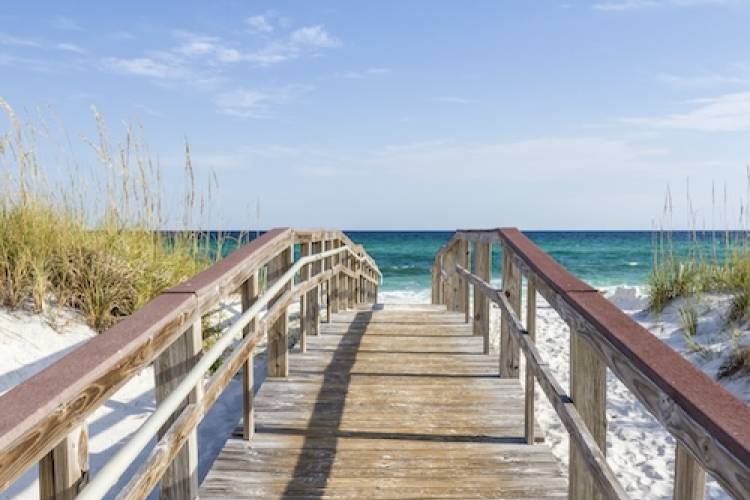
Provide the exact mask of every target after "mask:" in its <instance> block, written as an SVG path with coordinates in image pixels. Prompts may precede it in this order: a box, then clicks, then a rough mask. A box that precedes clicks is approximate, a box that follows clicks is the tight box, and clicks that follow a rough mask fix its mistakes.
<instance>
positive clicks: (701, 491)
mask: <svg viewBox="0 0 750 500" xmlns="http://www.w3.org/2000/svg"><path fill="white" fill-rule="evenodd" d="M705 492H706V471H704V470H703V468H702V467H701V466H700V465H698V463H697V462H696V461H695V459H694V458H693V457H692V456H690V452H688V451H687V450H686V449H685V448H684V447H683V446H682V445H680V444H678V445H677V446H675V460H674V497H673V498H674V500H703V499H704V498H705Z"/></svg>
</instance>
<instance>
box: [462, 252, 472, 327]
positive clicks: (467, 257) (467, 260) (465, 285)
mask: <svg viewBox="0 0 750 500" xmlns="http://www.w3.org/2000/svg"><path fill="white" fill-rule="evenodd" d="M469 249H470V247H469V242H468V240H461V255H462V256H463V259H461V267H463V268H464V269H467V270H470V269H471V252H470V250H469ZM461 281H462V289H461V295H462V298H463V308H464V322H466V323H468V322H469V321H470V320H471V318H472V313H471V307H470V302H471V297H470V294H469V281H468V280H461Z"/></svg>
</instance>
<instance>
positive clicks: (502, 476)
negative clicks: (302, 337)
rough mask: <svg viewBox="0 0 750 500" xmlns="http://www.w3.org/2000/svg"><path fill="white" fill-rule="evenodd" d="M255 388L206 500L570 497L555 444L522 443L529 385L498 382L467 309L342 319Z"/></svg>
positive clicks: (378, 312) (367, 313)
mask: <svg viewBox="0 0 750 500" xmlns="http://www.w3.org/2000/svg"><path fill="white" fill-rule="evenodd" d="M307 345H308V347H307V349H308V352H306V353H300V352H299V351H298V350H296V349H295V350H294V351H293V352H292V353H291V355H290V357H289V366H290V370H289V377H288V378H286V379H272V378H271V379H267V380H266V381H265V382H264V383H263V386H262V387H261V389H260V391H259V393H258V394H257V396H256V400H255V401H256V406H255V410H256V434H255V436H254V437H253V439H252V440H251V441H244V440H242V439H241V433H240V435H239V436H233V437H232V438H230V439H229V441H227V443H226V445H225V447H224V450H223V451H222V452H221V454H220V455H219V457H218V458H217V460H216V461H215V463H214V465H213V468H212V470H211V471H210V472H209V474H208V476H207V477H206V479H205V481H204V483H203V485H202V487H201V491H200V496H201V498H203V499H210V498H565V497H566V495H567V481H566V479H565V477H564V476H563V474H562V472H561V470H560V466H559V464H558V462H557V460H556V459H555V457H554V456H553V455H552V452H551V451H550V449H549V448H548V447H547V446H546V445H544V444H536V445H528V444H525V442H524V440H523V418H524V417H523V415H524V410H523V402H524V399H523V391H522V389H521V386H520V383H519V382H518V381H517V380H515V379H500V378H498V376H497V372H498V359H497V356H496V355H483V354H482V337H481V336H473V335H472V332H471V325H470V324H467V323H465V322H464V316H463V313H460V314H459V313H448V312H446V311H445V307H444V306H432V305H420V306H395V305H394V306H391V305H386V306H382V305H381V306H373V307H372V308H370V307H367V308H361V309H356V310H350V311H347V312H342V313H338V314H335V315H333V318H332V321H331V323H329V324H325V323H324V324H321V334H320V335H319V336H309V337H308V340H307Z"/></svg>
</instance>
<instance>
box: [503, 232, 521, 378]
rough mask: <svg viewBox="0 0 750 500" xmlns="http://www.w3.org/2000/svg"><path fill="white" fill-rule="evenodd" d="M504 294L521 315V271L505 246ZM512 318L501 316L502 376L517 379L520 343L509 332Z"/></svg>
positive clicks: (505, 315)
mask: <svg viewBox="0 0 750 500" xmlns="http://www.w3.org/2000/svg"><path fill="white" fill-rule="evenodd" d="M503 293H505V296H506V297H507V299H508V302H509V304H510V305H511V308H512V309H513V312H515V313H516V314H517V315H519V316H520V314H521V270H520V269H519V268H518V266H516V265H515V263H514V262H513V256H512V251H511V250H510V249H509V247H507V246H503ZM509 322H510V318H508V315H507V313H505V312H503V313H502V314H501V323H500V376H501V377H507V378H517V377H518V374H519V366H520V362H521V359H520V354H519V351H518V343H517V342H516V339H515V338H514V337H513V335H511V334H510V330H509V327H508V325H509Z"/></svg>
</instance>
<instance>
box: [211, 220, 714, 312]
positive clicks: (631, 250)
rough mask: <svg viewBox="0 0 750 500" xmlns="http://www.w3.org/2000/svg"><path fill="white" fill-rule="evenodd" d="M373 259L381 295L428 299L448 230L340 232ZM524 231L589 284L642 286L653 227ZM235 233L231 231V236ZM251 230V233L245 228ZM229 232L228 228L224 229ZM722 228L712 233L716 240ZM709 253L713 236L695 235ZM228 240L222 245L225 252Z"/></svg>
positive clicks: (684, 238) (682, 247)
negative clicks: (434, 264) (433, 269)
mask: <svg viewBox="0 0 750 500" xmlns="http://www.w3.org/2000/svg"><path fill="white" fill-rule="evenodd" d="M345 232H346V234H347V235H349V237H350V238H351V239H352V240H353V241H354V242H356V243H359V244H362V245H364V247H365V249H366V250H367V251H368V252H369V253H370V255H371V256H372V257H373V258H374V259H375V261H376V262H377V264H378V266H380V270H381V272H382V273H383V284H382V286H381V289H380V290H381V300H384V301H390V300H398V301H401V302H404V301H410V302H411V301H414V302H429V300H430V293H431V292H430V289H431V285H430V279H431V274H430V271H431V267H432V262H433V259H434V257H435V253H436V252H437V251H438V249H439V248H440V247H441V246H442V245H443V244H444V243H446V242H447V241H448V240H449V239H450V238H451V236H452V235H453V232H452V231H345ZM524 233H525V234H526V235H527V236H528V237H529V238H530V239H531V240H532V241H534V242H535V243H536V244H537V245H539V246H540V247H541V248H542V249H543V250H544V251H546V252H547V253H549V254H550V255H551V256H552V257H553V258H554V259H555V260H557V261H558V262H560V263H561V264H562V265H563V266H565V267H566V268H567V269H568V270H569V271H570V272H571V273H573V274H574V275H575V276H577V277H579V278H581V279H582V280H584V281H586V282H587V283H589V284H590V285H592V286H596V287H600V288H609V287H615V286H619V285H626V286H644V285H646V283H647V279H648V275H649V273H650V272H651V268H652V264H653V255H654V238H655V235H656V233H654V232H652V231H524ZM237 234H239V233H234V235H235V237H236V235H237ZM250 234H252V235H254V233H250ZM671 234H672V237H671V239H672V242H673V243H672V245H673V251H674V253H675V254H677V255H686V254H687V253H688V252H689V251H690V250H691V249H694V248H695V244H694V242H693V240H692V237H691V236H692V234H691V233H690V232H688V231H675V232H673V233H671ZM229 236H230V237H231V236H232V233H230V234H229ZM722 237H723V233H722V234H721V235H719V234H718V233H717V234H716V239H717V241H718V240H721V239H722ZM698 238H699V240H701V241H702V243H703V249H704V251H705V252H706V253H707V254H710V252H711V247H712V241H714V235H713V234H712V233H710V232H706V233H701V234H699V235H698ZM231 247H232V245H227V248H225V251H228V250H230V249H231ZM496 248H497V247H495V251H494V252H493V265H492V267H493V271H494V274H493V278H497V277H498V276H497V274H498V273H499V269H501V265H500V258H501V256H500V255H499V252H498V251H497V250H496Z"/></svg>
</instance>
